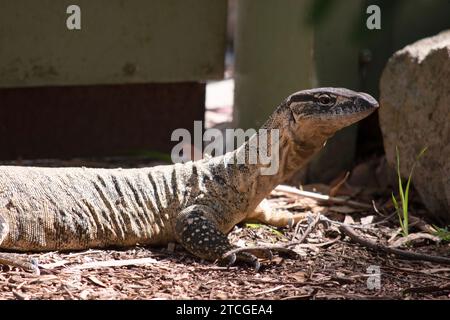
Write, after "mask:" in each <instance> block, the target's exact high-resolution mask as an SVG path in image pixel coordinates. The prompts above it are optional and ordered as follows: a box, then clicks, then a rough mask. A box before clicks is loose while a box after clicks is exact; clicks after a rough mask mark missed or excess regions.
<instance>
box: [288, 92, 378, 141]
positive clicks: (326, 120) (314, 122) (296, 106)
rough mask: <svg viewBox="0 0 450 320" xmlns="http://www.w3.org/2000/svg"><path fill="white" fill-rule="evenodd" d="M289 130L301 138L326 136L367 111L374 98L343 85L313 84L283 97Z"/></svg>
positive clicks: (312, 139) (357, 118)
mask: <svg viewBox="0 0 450 320" xmlns="http://www.w3.org/2000/svg"><path fill="white" fill-rule="evenodd" d="M285 107H287V109H285V110H286V111H287V112H289V113H290V115H289V118H290V129H291V130H290V131H291V132H292V133H293V134H294V135H295V136H297V138H298V139H300V140H303V141H309V142H312V141H314V140H317V142H318V143H321V142H320V141H319V140H323V139H325V140H326V139H327V138H328V137H330V136H332V135H333V134H334V133H335V132H336V131H338V130H340V129H342V128H344V127H347V126H349V125H351V124H353V123H355V122H357V121H359V120H361V119H363V118H365V117H367V116H368V115H369V114H371V113H372V112H373V111H375V110H376V109H377V108H378V102H377V101H376V100H375V99H374V98H373V97H372V96H370V95H368V94H366V93H361V92H355V91H352V90H349V89H344V88H316V89H311V90H304V91H299V92H296V93H294V94H292V95H290V96H289V97H288V98H287V99H286V101H285Z"/></svg>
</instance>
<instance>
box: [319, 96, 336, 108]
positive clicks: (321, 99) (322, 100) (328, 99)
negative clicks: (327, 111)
mask: <svg viewBox="0 0 450 320" xmlns="http://www.w3.org/2000/svg"><path fill="white" fill-rule="evenodd" d="M317 101H318V102H319V103H320V104H321V105H324V106H329V105H332V104H333V103H334V99H333V98H331V97H330V96H329V95H328V94H321V95H320V96H318V97H317Z"/></svg>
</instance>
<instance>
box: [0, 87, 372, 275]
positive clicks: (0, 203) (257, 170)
mask: <svg viewBox="0 0 450 320" xmlns="http://www.w3.org/2000/svg"><path fill="white" fill-rule="evenodd" d="M377 108H378V103H377V101H376V100H375V99H374V98H373V97H371V96H370V95H368V94H365V93H358V92H355V91H352V90H348V89H344V88H316V89H310V90H304V91H299V92H296V93H294V94H292V95H290V96H289V97H288V98H286V99H285V100H284V101H283V102H282V103H281V104H280V105H279V106H278V108H276V110H275V111H274V112H273V114H272V115H271V116H270V118H269V119H268V121H267V122H266V123H265V124H264V125H263V127H262V128H263V129H267V130H268V133H269V136H270V135H271V132H274V131H271V130H273V129H278V133H279V140H278V141H276V142H277V143H278V148H279V159H278V160H279V169H278V171H277V172H275V173H274V174H270V175H264V174H261V169H262V168H264V167H265V166H266V165H264V164H262V163H256V164H255V163H253V164H250V163H247V162H245V163H239V162H238V161H233V159H234V160H236V159H239V157H244V158H240V159H248V158H245V157H248V154H249V152H252V151H253V152H257V153H258V152H261V150H259V149H258V148H259V146H258V144H257V143H256V144H254V142H255V141H258V139H259V140H261V139H260V134H259V133H257V134H255V135H254V136H252V137H251V138H250V139H249V140H248V141H247V142H245V143H244V144H243V145H242V146H240V147H239V148H237V149H236V150H234V151H232V152H228V153H225V154H224V155H221V156H217V157H212V158H209V159H202V160H198V161H194V162H192V161H190V162H187V163H176V164H173V165H165V166H156V167H149V168H139V169H120V168H118V169H97V168H84V167H80V168H39V167H21V166H0V251H3V252H1V253H0V263H2V264H9V265H15V266H20V267H23V268H25V269H27V270H35V271H36V269H37V266H36V263H35V262H33V261H31V260H29V259H28V258H26V257H27V256H26V257H25V258H24V257H21V255H19V257H18V256H17V254H15V253H13V252H43V251H54V250H60V251H67V250H82V249H88V248H108V247H127V246H133V245H136V244H140V245H145V246H161V245H166V244H168V243H169V242H177V243H179V244H181V245H182V246H183V247H184V248H185V249H186V250H187V251H189V252H190V253H192V254H193V255H195V256H197V257H199V258H202V259H206V260H210V261H215V260H220V259H221V258H222V257H223V256H224V254H225V253H226V252H228V251H229V250H231V249H232V248H233V246H232V245H231V244H230V242H229V240H228V239H227V233H229V232H230V230H231V229H232V228H233V227H234V226H235V225H236V224H238V223H240V222H242V221H246V220H257V221H260V222H262V223H266V224H269V225H273V226H285V225H287V224H288V223H289V222H290V221H291V222H292V221H294V222H295V221H298V220H299V219H300V218H303V217H304V216H303V215H301V217H299V216H296V215H292V214H290V213H278V212H272V211H271V210H268V209H267V207H266V206H265V205H264V201H263V200H264V198H265V197H266V196H267V195H268V194H269V193H270V192H271V191H272V190H273V189H274V188H275V187H276V186H277V185H278V184H280V183H282V182H283V181H284V180H286V179H288V178H289V177H290V176H291V175H292V174H294V173H295V172H296V171H298V170H299V169H300V168H301V167H302V166H304V165H305V163H306V162H307V161H308V160H309V159H311V157H312V156H313V155H314V154H316V153H317V152H318V151H319V150H320V149H322V147H323V146H324V144H325V142H326V141H327V139H329V138H330V137H331V136H333V135H334V133H336V132H337V131H338V130H340V129H342V128H344V127H346V126H348V125H351V124H353V123H355V122H357V121H359V120H361V119H363V118H364V117H366V116H368V115H369V114H370V113H372V112H373V111H374V110H376V109H377ZM255 139H256V140H255ZM271 143H272V142H271V139H267V144H268V145H267V150H270V147H271V145H270V144H271ZM255 145H256V147H255ZM255 148H256V149H255ZM228 259H229V260H230V261H228V262H230V263H232V262H234V261H235V260H236V259H237V260H241V261H244V262H250V263H257V258H256V257H255V256H254V255H253V254H252V253H250V252H240V253H238V254H237V255H232V256H231V257H229V258H228Z"/></svg>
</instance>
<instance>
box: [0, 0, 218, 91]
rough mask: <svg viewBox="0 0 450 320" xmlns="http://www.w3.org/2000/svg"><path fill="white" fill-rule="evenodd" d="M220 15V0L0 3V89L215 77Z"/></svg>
mask: <svg viewBox="0 0 450 320" xmlns="http://www.w3.org/2000/svg"><path fill="white" fill-rule="evenodd" d="M71 4H77V5H79V6H80V7H81V26H82V28H81V30H76V31H70V30H68V29H67V27H66V19H67V17H68V16H69V15H68V14H67V13H66V8H67V7H68V6H69V5H71ZM226 14H227V1H226V0H214V1H210V0H152V1H148V0H126V1H125V0H77V1H68V0H59V1H55V0H39V1H36V0H15V1H1V2H0V87H21V86H42V85H90V84H116V83H140V82H141V83H145V82H181V81H201V80H208V79H219V78H222V77H223V68H224V66H223V65H224V50H225V31H226Z"/></svg>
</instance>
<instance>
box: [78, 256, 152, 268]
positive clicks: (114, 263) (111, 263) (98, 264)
mask: <svg viewBox="0 0 450 320" xmlns="http://www.w3.org/2000/svg"><path fill="white" fill-rule="evenodd" d="M158 262H159V261H158V260H156V259H153V258H142V259H127V260H106V261H95V262H88V263H83V264H81V265H76V266H73V267H70V268H69V270H81V269H98V268H109V267H123V266H132V265H141V264H154V263H158Z"/></svg>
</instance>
